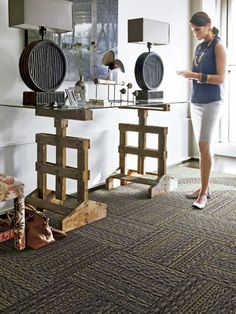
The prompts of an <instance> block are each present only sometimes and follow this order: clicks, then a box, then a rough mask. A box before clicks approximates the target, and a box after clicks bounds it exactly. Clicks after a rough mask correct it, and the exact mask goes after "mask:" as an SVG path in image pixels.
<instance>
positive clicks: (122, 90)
mask: <svg viewBox="0 0 236 314" xmlns="http://www.w3.org/2000/svg"><path fill="white" fill-rule="evenodd" d="M125 94H126V89H125V88H122V89H120V103H122V95H125Z"/></svg>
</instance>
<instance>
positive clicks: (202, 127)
mask: <svg viewBox="0 0 236 314" xmlns="http://www.w3.org/2000/svg"><path fill="white" fill-rule="evenodd" d="M222 113H223V101H215V102H211V103H207V104H195V103H191V106H190V114H191V119H192V125H193V131H194V136H195V139H196V142H197V143H199V142H206V143H209V144H213V143H214V142H215V140H216V139H217V137H218V133H217V129H218V125H219V121H220V118H221V115H222Z"/></svg>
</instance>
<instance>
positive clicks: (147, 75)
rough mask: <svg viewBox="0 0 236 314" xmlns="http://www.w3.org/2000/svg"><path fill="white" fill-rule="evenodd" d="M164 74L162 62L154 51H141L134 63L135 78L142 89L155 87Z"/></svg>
mask: <svg viewBox="0 0 236 314" xmlns="http://www.w3.org/2000/svg"><path fill="white" fill-rule="evenodd" d="M163 75H164V66H163V62H162V60H161V58H160V56H158V54H156V53H155V52H144V53H142V54H141V55H140V56H139V57H138V59H137V61H136V64H135V78H136V81H137V84H138V86H139V87H140V88H141V89H142V90H152V89H156V88H157V87H158V86H159V85H160V84H161V82H162V79H163Z"/></svg>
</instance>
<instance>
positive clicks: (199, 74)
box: [179, 12, 226, 209]
mask: <svg viewBox="0 0 236 314" xmlns="http://www.w3.org/2000/svg"><path fill="white" fill-rule="evenodd" d="M190 24H191V29H192V32H193V34H194V35H195V37H196V38H197V39H198V40H200V41H201V43H200V44H199V45H198V46H197V47H196V50H195V55H194V59H193V64H192V71H182V72H180V73H179V74H180V75H182V76H183V77H184V78H187V79H191V80H192V96H191V107H190V113H191V118H192V124H193V130H194V135H195V138H196V141H197V143H198V149H199V154H200V177H201V186H200V188H199V189H198V190H196V191H195V192H193V193H191V194H188V195H186V196H187V197H188V198H192V199H196V201H195V202H194V203H193V207H195V208H198V209H203V208H204V207H205V206H206V204H207V198H209V197H210V193H209V179H210V173H211V168H212V162H213V151H212V146H213V145H212V144H213V143H214V139H215V138H214V137H215V135H216V127H217V125H218V123H219V120H220V117H221V113H222V108H223V83H224V81H225V73H226V52H225V48H224V46H223V45H222V43H221V41H220V38H219V37H218V30H217V29H216V28H215V27H212V24H211V19H210V17H209V16H208V15H207V14H206V13H205V12H197V13H195V14H194V15H193V16H192V18H191V20H190Z"/></svg>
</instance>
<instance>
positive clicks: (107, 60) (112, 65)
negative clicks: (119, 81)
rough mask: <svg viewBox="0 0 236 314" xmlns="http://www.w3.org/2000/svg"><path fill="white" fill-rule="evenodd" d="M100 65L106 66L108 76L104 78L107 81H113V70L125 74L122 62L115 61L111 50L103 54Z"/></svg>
mask: <svg viewBox="0 0 236 314" xmlns="http://www.w3.org/2000/svg"><path fill="white" fill-rule="evenodd" d="M102 63H103V64H104V65H106V66H108V74H107V77H106V79H107V80H112V79H113V70H116V69H120V70H121V72H123V73H124V72H125V68H124V65H123V63H122V61H121V60H119V59H115V53H114V51H113V50H109V51H107V52H106V53H105V54H104V56H103V58H102Z"/></svg>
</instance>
